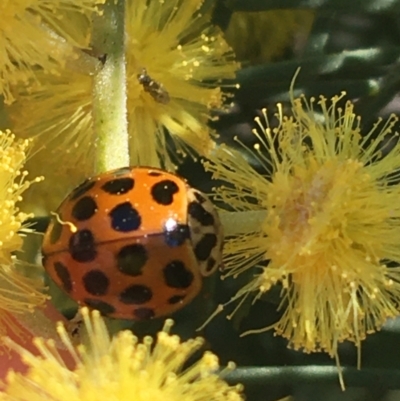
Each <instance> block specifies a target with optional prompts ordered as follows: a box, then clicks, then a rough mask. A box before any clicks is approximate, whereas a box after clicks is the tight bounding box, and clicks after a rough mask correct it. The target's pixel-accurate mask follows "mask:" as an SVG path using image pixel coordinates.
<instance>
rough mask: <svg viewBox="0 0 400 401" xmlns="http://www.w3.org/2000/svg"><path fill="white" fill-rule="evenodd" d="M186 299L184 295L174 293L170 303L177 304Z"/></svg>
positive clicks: (169, 300)
mask: <svg viewBox="0 0 400 401" xmlns="http://www.w3.org/2000/svg"><path fill="white" fill-rule="evenodd" d="M184 299H185V296H184V295H174V296H173V297H171V298H169V299H168V303H169V304H171V305H175V304H177V303H179V302H182V301H183V300H184Z"/></svg>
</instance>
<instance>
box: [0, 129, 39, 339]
mask: <svg viewBox="0 0 400 401" xmlns="http://www.w3.org/2000/svg"><path fill="white" fill-rule="evenodd" d="M29 146H30V141H29V140H16V139H15V137H14V135H13V134H12V133H11V132H10V131H5V132H1V131H0V332H1V331H3V330H4V328H5V327H4V326H5V325H8V326H10V325H11V326H13V323H12V321H11V320H10V319H9V316H10V314H21V313H24V312H27V311H32V309H33V308H34V307H35V306H37V305H40V304H41V303H42V302H43V301H44V299H45V297H44V296H43V295H41V293H40V292H39V291H38V287H39V285H40V283H38V282H37V281H36V280H32V279H29V278H27V277H24V275H23V274H22V273H21V272H20V269H19V267H20V266H19V261H18V259H17V258H16V255H15V252H18V251H20V250H21V247H22V242H23V236H24V234H25V233H26V232H28V231H30V230H29V228H28V227H27V226H26V223H25V221H26V219H27V218H29V217H32V216H31V215H28V214H26V213H22V212H21V211H20V210H19V207H18V203H19V202H20V201H21V200H22V194H23V192H24V191H25V190H26V189H27V188H28V187H29V186H30V185H31V184H32V183H33V182H39V181H41V180H42V177H38V178H36V179H34V180H31V181H30V180H27V179H26V177H27V175H28V173H27V172H26V171H25V170H23V165H24V163H25V161H26V154H27V151H28V149H29Z"/></svg>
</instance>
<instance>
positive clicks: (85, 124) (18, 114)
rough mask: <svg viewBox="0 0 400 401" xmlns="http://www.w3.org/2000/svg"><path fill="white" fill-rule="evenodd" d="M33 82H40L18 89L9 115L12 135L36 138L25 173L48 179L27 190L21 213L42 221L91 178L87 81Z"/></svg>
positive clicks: (70, 76)
mask: <svg viewBox="0 0 400 401" xmlns="http://www.w3.org/2000/svg"><path fill="white" fill-rule="evenodd" d="M37 78H38V81H39V82H35V83H33V84H32V85H31V86H29V87H26V88H23V87H22V86H21V87H20V93H19V96H18V101H17V102H15V103H13V104H12V105H11V107H10V109H9V111H10V118H11V121H12V125H13V127H14V131H15V132H16V134H17V135H18V136H19V137H23V138H26V137H31V136H33V137H35V138H36V141H35V153H34V154H33V155H32V157H30V158H29V160H28V161H27V168H28V169H29V171H31V172H32V174H38V175H41V174H45V175H46V178H47V179H46V180H45V181H44V183H43V184H42V185H37V186H33V187H31V188H30V189H29V190H28V192H27V194H26V196H24V202H23V207H24V210H29V211H33V212H34V213H35V214H37V215H46V214H48V212H49V211H50V210H54V209H55V208H57V207H58V205H59V203H60V202H61V201H62V200H63V198H64V197H65V196H66V195H67V194H68V192H69V190H71V189H72V188H74V187H75V186H76V185H77V183H79V182H81V181H82V180H84V179H85V178H86V177H87V176H88V175H90V174H91V173H93V163H94V158H93V150H94V147H93V146H92V143H91V141H92V140H93V133H92V130H93V127H92V115H91V97H90V93H91V78H90V77H87V76H85V75H82V74H79V73H77V72H74V71H69V72H67V71H64V72H63V73H62V74H60V75H48V74H45V73H43V72H38V73H37ZM41 82H43V84H42V83H41ZM49 110H51V112H49ZM29 116H31V117H29Z"/></svg>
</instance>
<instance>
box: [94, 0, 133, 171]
mask: <svg viewBox="0 0 400 401" xmlns="http://www.w3.org/2000/svg"><path fill="white" fill-rule="evenodd" d="M124 14H125V1H124V0H119V1H114V0H109V1H108V2H106V4H105V5H104V7H103V14H102V15H101V16H96V17H95V19H94V21H93V37H92V44H93V50H94V51H95V52H96V53H97V54H98V55H99V56H100V57H101V59H104V60H105V61H104V63H103V64H102V67H101V68H100V69H99V70H98V71H97V72H96V73H95V75H94V78H93V127H94V130H95V134H96V142H95V147H96V161H95V171H96V172H97V173H100V172H104V171H108V170H112V169H115V168H119V167H125V166H128V165H129V141H128V139H129V137H128V123H127V109H126V98H127V96H126V66H125V28H124Z"/></svg>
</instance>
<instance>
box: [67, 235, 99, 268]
mask: <svg viewBox="0 0 400 401" xmlns="http://www.w3.org/2000/svg"><path fill="white" fill-rule="evenodd" d="M69 252H70V254H71V256H72V258H73V259H74V260H76V261H77V262H82V263H84V262H91V261H92V260H94V259H95V258H96V256H97V251H96V245H95V240H94V237H93V234H92V232H91V231H90V230H80V231H77V232H76V233H74V234H72V235H71V238H70V239H69Z"/></svg>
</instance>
